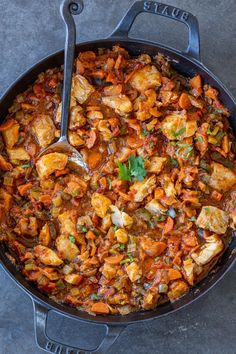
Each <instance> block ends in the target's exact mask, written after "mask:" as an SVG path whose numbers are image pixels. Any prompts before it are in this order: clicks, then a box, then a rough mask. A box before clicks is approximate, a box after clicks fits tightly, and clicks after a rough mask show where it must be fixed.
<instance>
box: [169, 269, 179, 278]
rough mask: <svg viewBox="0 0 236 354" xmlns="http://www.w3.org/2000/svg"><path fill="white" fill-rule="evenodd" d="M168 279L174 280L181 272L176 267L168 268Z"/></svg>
mask: <svg viewBox="0 0 236 354" xmlns="http://www.w3.org/2000/svg"><path fill="white" fill-rule="evenodd" d="M168 277H169V280H176V279H180V278H182V274H181V273H180V272H179V271H178V270H177V269H168Z"/></svg>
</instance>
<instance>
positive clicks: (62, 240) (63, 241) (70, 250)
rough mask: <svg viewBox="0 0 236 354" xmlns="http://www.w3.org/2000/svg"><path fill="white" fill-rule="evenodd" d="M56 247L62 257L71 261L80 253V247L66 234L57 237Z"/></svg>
mask: <svg viewBox="0 0 236 354" xmlns="http://www.w3.org/2000/svg"><path fill="white" fill-rule="evenodd" d="M56 248H57V251H58V252H59V254H60V256H61V258H62V259H66V260H68V261H70V262H71V261H72V260H73V259H74V258H75V257H76V256H77V255H78V254H79V249H78V247H77V246H76V245H75V244H74V243H73V242H71V241H70V240H69V238H68V236H66V235H61V236H59V237H57V239H56Z"/></svg>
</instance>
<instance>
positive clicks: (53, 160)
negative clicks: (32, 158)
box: [36, 152, 68, 179]
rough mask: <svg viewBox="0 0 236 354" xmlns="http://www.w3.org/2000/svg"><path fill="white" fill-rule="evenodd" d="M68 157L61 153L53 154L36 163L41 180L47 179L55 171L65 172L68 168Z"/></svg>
mask: <svg viewBox="0 0 236 354" xmlns="http://www.w3.org/2000/svg"><path fill="white" fill-rule="evenodd" d="M67 161H68V156H67V155H65V154H62V153H59V152H52V153H50V154H47V155H44V156H42V157H41V158H40V159H39V160H38V161H37V162H36V170H37V172H38V175H39V178H41V179H42V178H47V177H48V176H50V175H51V174H52V173H54V172H55V171H58V170H59V171H60V170H63V169H64V168H65V167H66V164H67Z"/></svg>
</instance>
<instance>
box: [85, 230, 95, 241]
mask: <svg viewBox="0 0 236 354" xmlns="http://www.w3.org/2000/svg"><path fill="white" fill-rule="evenodd" d="M86 238H87V239H88V240H95V239H96V235H95V234H94V233H93V231H91V230H89V231H88V232H87V233H86Z"/></svg>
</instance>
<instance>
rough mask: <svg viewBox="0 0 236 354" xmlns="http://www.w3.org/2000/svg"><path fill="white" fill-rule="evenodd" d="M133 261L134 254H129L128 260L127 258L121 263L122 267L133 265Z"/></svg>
mask: <svg viewBox="0 0 236 354" xmlns="http://www.w3.org/2000/svg"><path fill="white" fill-rule="evenodd" d="M133 261H134V257H133V256H132V254H128V258H125V259H123V260H122V261H120V265H122V264H125V263H131V262H133Z"/></svg>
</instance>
